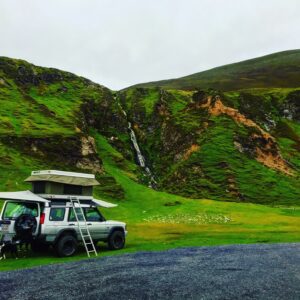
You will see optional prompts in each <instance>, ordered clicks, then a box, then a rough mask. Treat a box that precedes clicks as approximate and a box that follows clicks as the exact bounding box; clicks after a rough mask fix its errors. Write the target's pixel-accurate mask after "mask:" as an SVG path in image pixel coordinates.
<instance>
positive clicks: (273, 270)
mask: <svg viewBox="0 0 300 300" xmlns="http://www.w3.org/2000/svg"><path fill="white" fill-rule="evenodd" d="M0 263H1V262H0ZM0 299H5V300H8V299H14V300H15V299H22V300H25V299H39V300H40V299H43V300H44V299H55V300H58V299H264V300H266V299H281V300H283V299H284V300H286V299H300V243H292V244H254V245H232V246H219V247H195V248H181V249H174V250H169V251H164V252H139V253H135V254H125V255H120V256H113V257H104V258H100V259H89V260H84V261H79V262H74V263H65V264H56V265H49V266H42V267H36V268H32V269H27V270H20V271H10V272H1V273H0Z"/></svg>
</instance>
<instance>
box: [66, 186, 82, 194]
mask: <svg viewBox="0 0 300 300" xmlns="http://www.w3.org/2000/svg"><path fill="white" fill-rule="evenodd" d="M64 195H82V186H80V185H73V184H64Z"/></svg>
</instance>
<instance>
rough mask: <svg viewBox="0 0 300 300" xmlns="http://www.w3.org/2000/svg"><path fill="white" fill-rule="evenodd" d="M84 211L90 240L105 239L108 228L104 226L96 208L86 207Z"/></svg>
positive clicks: (104, 223) (103, 221) (103, 220)
mask: <svg viewBox="0 0 300 300" xmlns="http://www.w3.org/2000/svg"><path fill="white" fill-rule="evenodd" d="M84 210H85V218H86V222H87V225H88V228H89V230H90V233H91V236H92V238H93V239H95V240H101V239H104V238H105V237H107V234H108V231H109V226H107V225H106V222H105V219H104V218H103V216H102V215H101V214H100V213H99V211H98V209H97V208H96V207H88V208H85V209H84Z"/></svg>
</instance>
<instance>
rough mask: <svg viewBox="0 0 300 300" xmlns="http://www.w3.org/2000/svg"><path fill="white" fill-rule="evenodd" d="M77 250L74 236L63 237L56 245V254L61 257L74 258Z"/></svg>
mask: <svg viewBox="0 0 300 300" xmlns="http://www.w3.org/2000/svg"><path fill="white" fill-rule="evenodd" d="M77 248H78V243H77V240H76V238H75V237H74V236H72V235H65V236H63V237H61V238H60V239H59V241H58V242H57V244H56V245H55V250H56V253H57V255H58V256H60V257H68V256H72V255H73V254H74V253H75V252H76V251H77Z"/></svg>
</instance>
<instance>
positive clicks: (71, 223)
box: [67, 207, 85, 237]
mask: <svg viewBox="0 0 300 300" xmlns="http://www.w3.org/2000/svg"><path fill="white" fill-rule="evenodd" d="M76 215H77V218H78V222H77V219H76V216H75V214H74V208H73V207H70V208H69V215H68V222H67V223H68V226H69V227H70V228H72V229H75V230H76V233H77V236H78V237H80V232H79V228H78V225H79V226H80V227H81V228H84V226H85V222H84V218H83V216H82V213H81V208H79V207H76Z"/></svg>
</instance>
